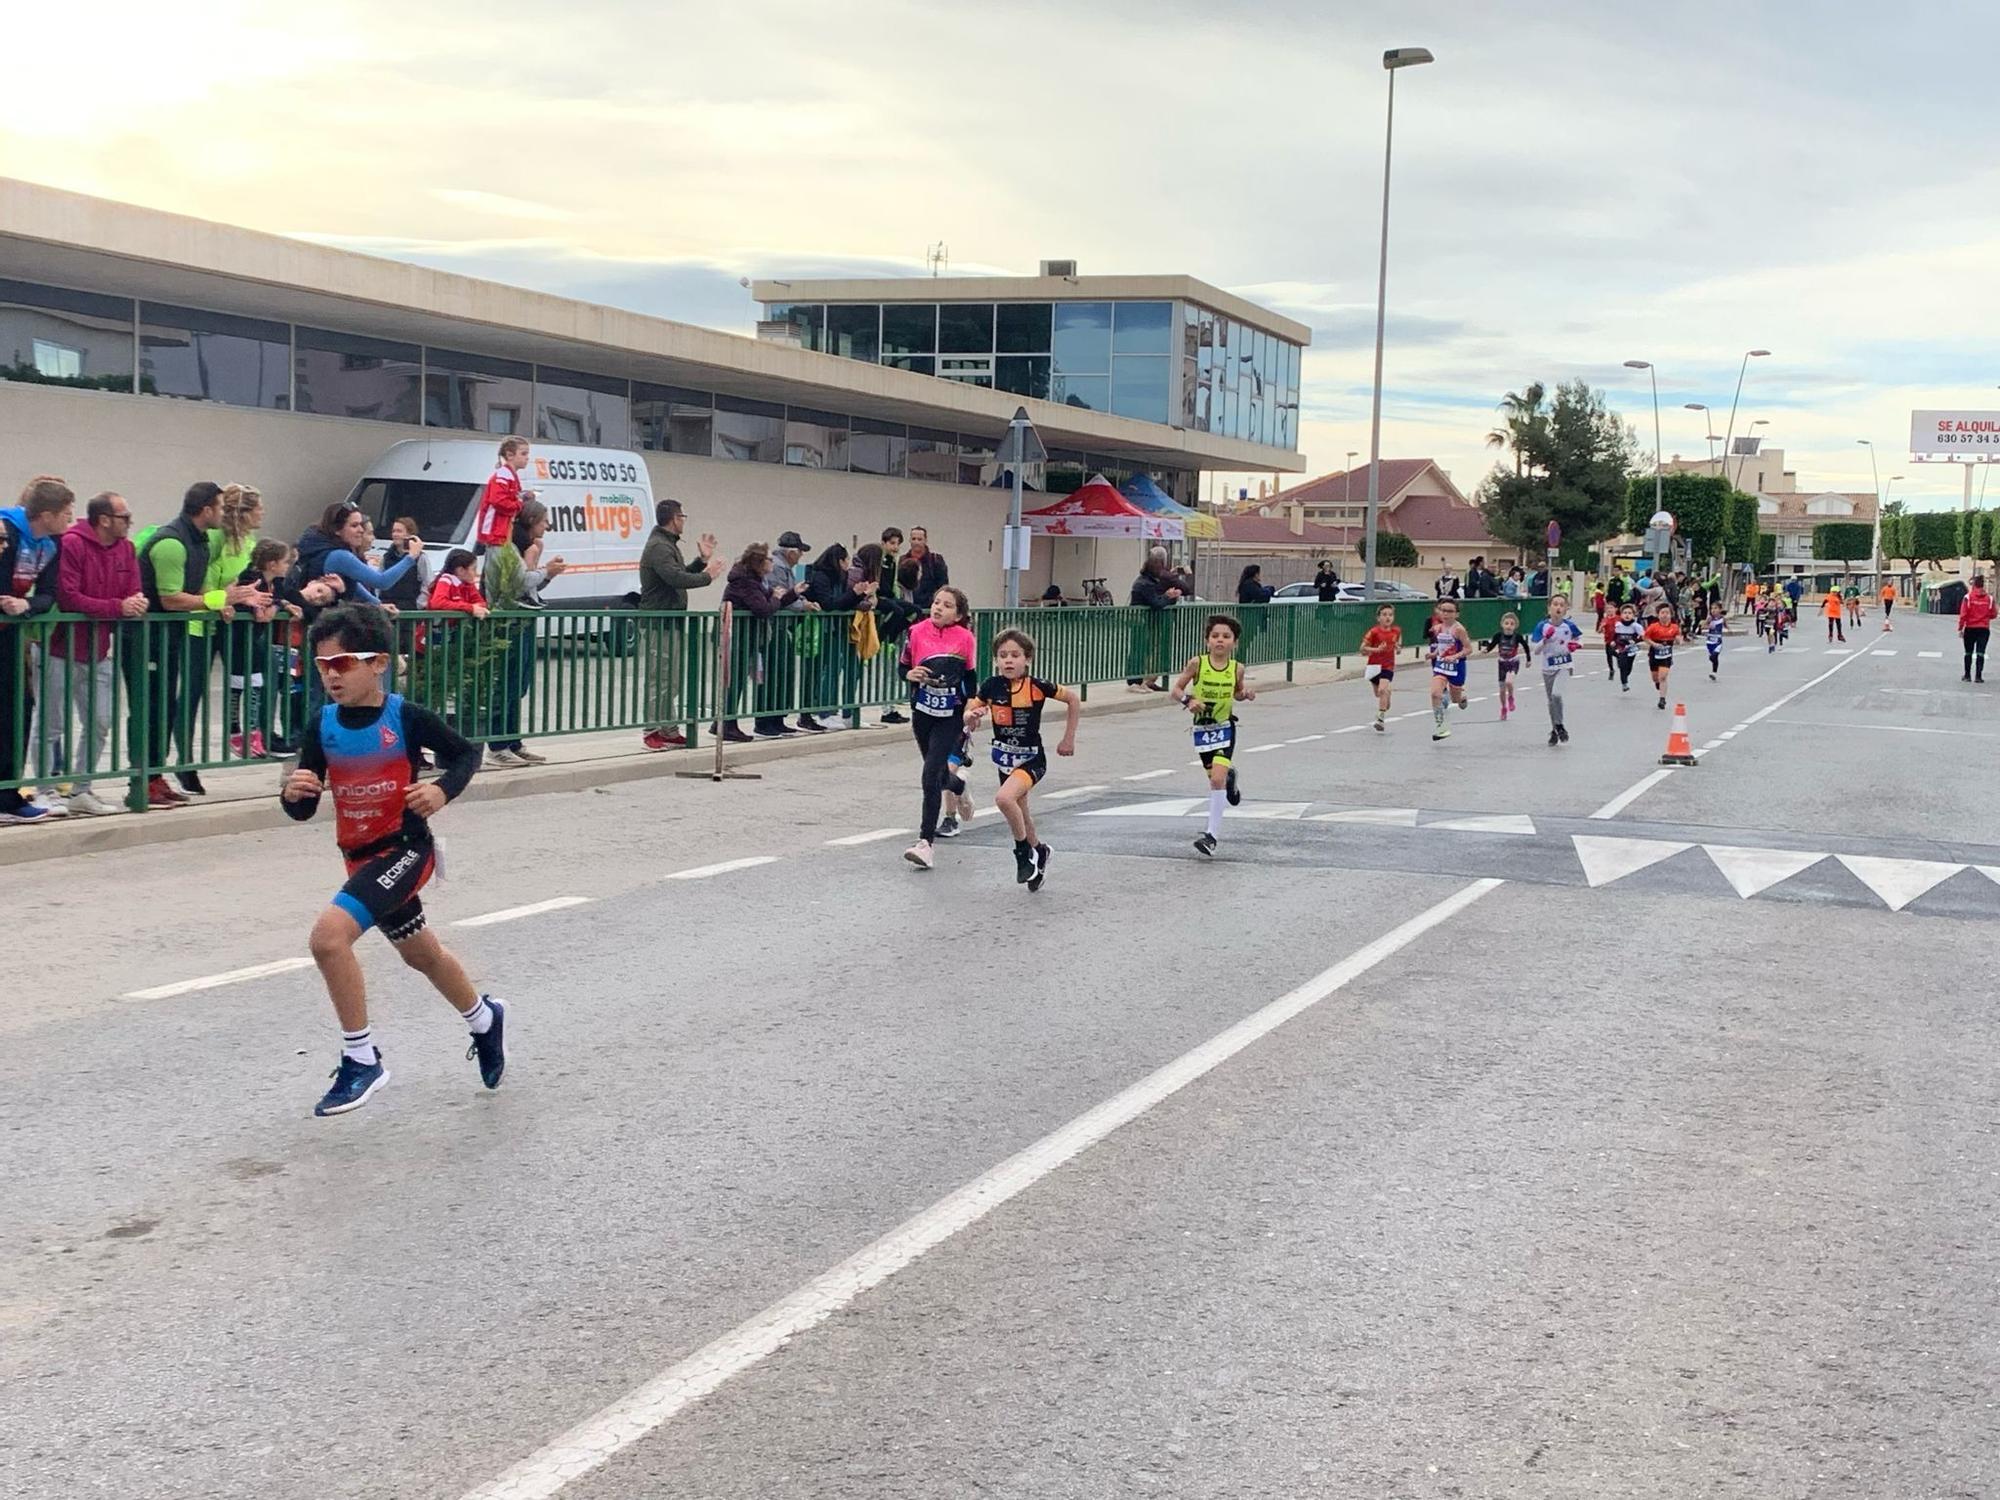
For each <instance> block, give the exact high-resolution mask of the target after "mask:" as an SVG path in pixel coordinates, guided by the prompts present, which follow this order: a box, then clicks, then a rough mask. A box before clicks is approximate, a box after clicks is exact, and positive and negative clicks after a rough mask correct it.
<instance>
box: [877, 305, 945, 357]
mask: <svg viewBox="0 0 2000 1500" xmlns="http://www.w3.org/2000/svg"><path fill="white" fill-rule="evenodd" d="M935 353H937V305H936V304H935V303H919V304H917V305H916V306H913V307H890V306H885V307H884V308H883V309H882V357H883V358H884V359H889V358H891V357H893V356H896V355H906V354H935Z"/></svg>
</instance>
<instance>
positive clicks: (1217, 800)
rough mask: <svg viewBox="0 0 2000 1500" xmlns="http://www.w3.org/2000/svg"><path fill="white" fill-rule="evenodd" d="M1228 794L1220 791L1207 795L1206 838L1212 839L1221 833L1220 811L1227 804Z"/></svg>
mask: <svg viewBox="0 0 2000 1500" xmlns="http://www.w3.org/2000/svg"><path fill="white" fill-rule="evenodd" d="M1228 795H1229V794H1228V793H1227V792H1224V791H1221V790H1220V789H1218V790H1216V791H1212V792H1210V793H1209V794H1208V836H1209V837H1210V838H1214V837H1215V836H1216V835H1217V834H1218V833H1220V832H1222V809H1223V807H1224V806H1225V805H1226V803H1227V799H1228Z"/></svg>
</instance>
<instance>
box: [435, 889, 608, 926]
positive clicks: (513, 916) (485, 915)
mask: <svg viewBox="0 0 2000 1500" xmlns="http://www.w3.org/2000/svg"><path fill="white" fill-rule="evenodd" d="M590 899H591V898H590V897H588V896H551V897H549V899H548V900H546V901H531V902H529V903H528V904H527V905H526V906H509V907H505V908H503V909H502V910H500V911H489V912H482V913H481V914H480V915H478V916H476V917H460V918H459V919H458V920H457V921H456V922H454V923H452V924H451V925H452V926H454V927H492V926H495V925H496V924H498V923H501V922H513V921H518V920H519V919H520V918H522V917H539V916H540V915H541V914H542V913H543V912H545V911H562V910H564V909H566V908H568V907H572V906H583V905H585V904H587V903H588V902H589V901H590Z"/></svg>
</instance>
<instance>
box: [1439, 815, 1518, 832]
mask: <svg viewBox="0 0 2000 1500" xmlns="http://www.w3.org/2000/svg"><path fill="white" fill-rule="evenodd" d="M1424 827H1426V828H1449V829H1452V830H1454V831H1456V832H1458V833H1527V834H1532V833H1533V832H1534V831H1535V820H1534V819H1533V818H1531V817H1529V816H1528V815H1527V814H1526V813H1481V814H1480V815H1478V816H1477V817H1471V818H1446V819H1444V820H1443V821H1442V822H1438V823H1426V824H1424Z"/></svg>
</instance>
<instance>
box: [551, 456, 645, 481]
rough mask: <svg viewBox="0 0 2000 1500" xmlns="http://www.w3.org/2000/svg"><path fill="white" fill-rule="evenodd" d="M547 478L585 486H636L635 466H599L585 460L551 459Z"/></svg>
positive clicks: (636, 468)
mask: <svg viewBox="0 0 2000 1500" xmlns="http://www.w3.org/2000/svg"><path fill="white" fill-rule="evenodd" d="M548 464H549V478H551V479H580V480H582V481H584V482H585V483H586V484H637V483H638V482H639V466H638V465H637V464H600V463H595V462H592V461H591V460H590V459H587V458H582V459H579V458H552V459H550V460H549V461H548Z"/></svg>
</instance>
